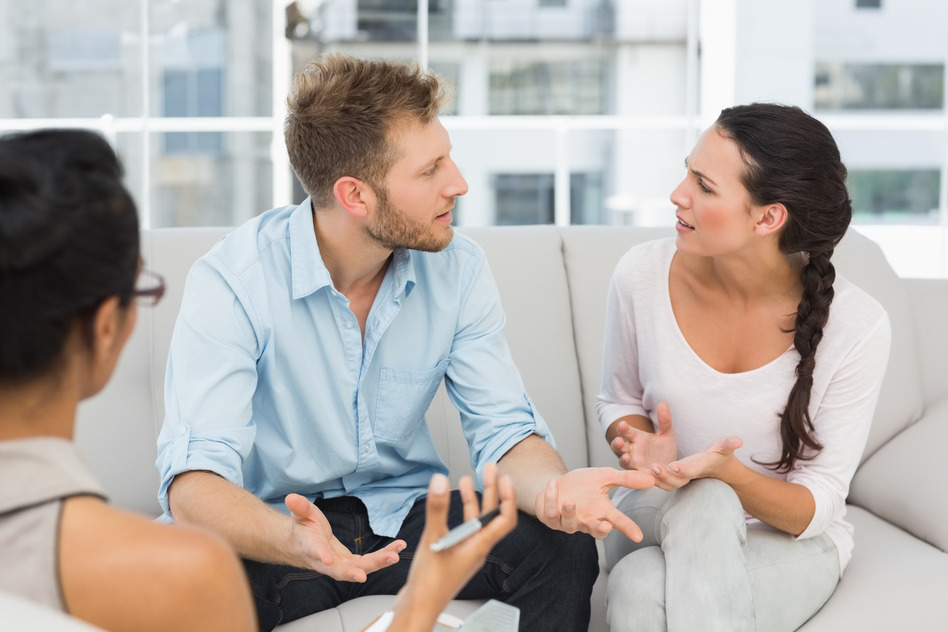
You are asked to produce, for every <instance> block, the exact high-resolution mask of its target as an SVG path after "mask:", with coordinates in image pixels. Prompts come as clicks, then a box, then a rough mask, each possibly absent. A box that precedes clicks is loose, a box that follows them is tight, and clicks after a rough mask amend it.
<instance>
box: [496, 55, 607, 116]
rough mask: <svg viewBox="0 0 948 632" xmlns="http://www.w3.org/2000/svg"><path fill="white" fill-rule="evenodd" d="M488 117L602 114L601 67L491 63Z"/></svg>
mask: <svg viewBox="0 0 948 632" xmlns="http://www.w3.org/2000/svg"><path fill="white" fill-rule="evenodd" d="M490 113H491V114H535V115H549V114H574V115H583V114H604V113H605V63H604V61H603V60H601V59H589V60H577V61H569V60H565V61H553V62H549V61H542V60H532V61H526V60H523V59H511V58H499V59H493V60H492V61H491V65H490Z"/></svg>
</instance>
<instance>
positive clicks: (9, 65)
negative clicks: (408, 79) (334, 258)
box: [0, 0, 948, 274]
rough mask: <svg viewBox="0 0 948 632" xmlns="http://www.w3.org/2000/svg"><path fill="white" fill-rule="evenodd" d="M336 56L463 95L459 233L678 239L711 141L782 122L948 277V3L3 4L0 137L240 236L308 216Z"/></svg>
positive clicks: (456, 104) (442, 0)
mask: <svg viewBox="0 0 948 632" xmlns="http://www.w3.org/2000/svg"><path fill="white" fill-rule="evenodd" d="M419 1H420V2H422V7H424V6H425V5H427V12H424V9H422V12H421V13H419V9H418V2H419ZM419 15H421V17H422V24H423V25H424V24H427V30H426V31H424V34H423V35H421V36H419V30H418V18H419ZM333 50H342V51H345V52H349V53H351V54H354V55H358V56H367V57H379V56H386V57H396V58H404V59H420V60H422V61H423V62H424V63H426V64H427V65H428V66H430V67H431V68H432V69H434V70H436V71H437V72H439V73H440V74H442V75H443V76H444V77H445V78H446V80H447V81H448V82H449V83H450V84H452V85H453V86H454V93H455V98H454V100H453V102H452V104H451V105H450V107H449V109H448V111H447V112H446V113H445V114H446V116H445V117H444V121H445V124H446V126H447V127H448V128H449V129H450V130H451V133H452V140H453V142H454V154H455V159H456V161H457V162H458V163H459V165H460V166H461V168H462V170H463V172H464V175H465V177H466V178H467V179H468V181H469V183H470V185H471V188H470V193H469V194H468V195H467V196H465V198H464V199H463V200H461V201H460V203H459V206H458V212H457V221H458V223H460V224H462V225H464V224H467V225H483V224H495V223H496V224H512V223H537V222H539V223H560V224H565V223H642V224H655V225H662V224H667V223H669V221H670V217H671V204H670V202H668V199H667V198H668V194H669V192H670V191H671V190H672V189H673V188H674V186H675V185H676V184H677V182H678V181H679V180H680V178H681V177H682V174H683V166H682V159H683V158H684V157H685V156H686V155H687V153H688V151H689V150H690V147H691V145H692V143H693V142H694V139H695V138H696V135H697V133H698V132H699V131H700V130H701V129H703V128H704V127H706V126H707V125H708V124H709V123H710V122H711V121H713V119H714V116H715V115H716V114H717V112H718V111H719V110H720V109H721V108H722V107H725V106H728V105H731V104H734V103H742V102H750V101H755V100H766V101H780V102H784V103H792V104H796V105H800V106H801V107H803V108H804V109H807V110H808V111H811V112H813V113H814V114H816V115H817V116H819V117H820V118H822V119H823V120H824V121H826V122H827V124H829V125H830V127H831V129H833V131H834V134H835V135H836V137H837V139H838V141H839V143H840V146H841V149H842V151H843V155H844V159H845V161H846V162H847V165H848V166H849V167H850V171H851V178H850V188H851V191H852V194H853V197H854V200H855V203H856V208H857V211H858V221H859V222H862V223H863V224H866V230H867V231H868V232H871V231H872V230H873V226H876V227H879V226H885V227H886V229H885V231H884V232H879V233H878V234H880V235H884V236H886V237H889V236H891V235H894V234H896V233H898V231H899V230H901V229H895V230H891V229H890V228H892V225H898V226H914V227H915V228H913V229H911V230H915V229H917V228H918V227H925V228H924V232H923V233H920V232H917V231H916V232H915V233H912V234H913V235H916V236H919V235H924V236H925V237H924V238H925V239H929V240H931V243H932V249H931V252H932V257H933V262H934V263H933V265H935V266H936V267H938V266H941V267H942V271H941V272H936V273H937V274H948V269H944V263H943V262H944V260H945V254H944V246H943V245H938V244H941V242H943V241H944V235H945V227H946V225H948V217H946V211H945V207H946V202H945V198H946V195H945V191H944V188H945V184H944V183H945V181H946V179H948V177H946V164H948V158H946V156H948V147H946V129H948V125H946V110H945V97H944V86H945V73H946V70H945V68H946V59H948V3H945V2H943V0H898V1H896V0H820V1H819V2H817V1H816V0H799V1H797V2H793V3H788V2H780V1H778V0H297V1H296V2H289V0H231V1H226V0H187V1H184V0H139V1H138V2H135V1H130V0H83V1H82V2H75V1H68V0H37V1H31V2H25V1H21V0H0V128H23V127H29V126H31V125H47V124H70V125H86V126H88V125H92V126H96V127H99V128H101V129H103V131H105V132H106V133H107V134H109V135H110V137H112V138H113V140H114V142H115V144H116V146H117V147H118V149H119V151H120V153H121V154H122V156H123V159H124V160H125V162H126V165H127V167H128V171H129V182H130V184H131V186H132V188H133V190H135V191H136V193H137V197H138V198H139V200H140V202H141V205H142V206H143V209H144V211H143V212H144V213H145V214H146V216H147V223H148V224H150V225H154V226H166V225H183V224H236V223H238V222H240V221H243V220H244V219H246V218H248V217H251V216H253V215H255V214H256V213H258V212H260V211H261V210H263V209H265V208H269V207H270V206H273V205H276V204H286V203H290V202H292V201H295V200H298V199H300V197H301V195H302V192H301V191H300V190H299V187H298V185H293V184H292V182H293V178H292V175H291V173H290V171H289V169H288V166H287V164H286V162H285V157H283V156H282V153H283V149H282V139H281V138H280V133H281V130H282V107H283V105H282V103H283V96H284V95H285V91H286V89H287V88H288V86H289V77H290V76H291V74H292V72H293V70H294V69H297V68H299V67H300V66H301V65H302V64H303V63H305V61H306V60H308V59H310V58H312V57H313V56H315V55H317V54H319V53H321V52H324V51H333ZM906 234H907V233H906ZM871 236H873V237H876V235H871ZM913 239H914V238H913ZM883 245H885V244H883ZM916 254H917V253H916ZM939 261H941V262H942V263H939Z"/></svg>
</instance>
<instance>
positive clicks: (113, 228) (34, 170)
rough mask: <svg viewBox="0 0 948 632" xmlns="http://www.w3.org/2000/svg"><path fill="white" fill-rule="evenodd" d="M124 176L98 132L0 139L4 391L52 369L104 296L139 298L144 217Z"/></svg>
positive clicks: (0, 369)
mask: <svg viewBox="0 0 948 632" xmlns="http://www.w3.org/2000/svg"><path fill="white" fill-rule="evenodd" d="M121 178H122V167H121V164H120V163H119V160H118V158H117V157H116V155H115V152H113V151H112V148H111V147H110V146H109V143H108V142H107V141H106V140H105V139H104V138H103V137H102V136H100V135H99V134H96V133H94V132H89V131H84V130H75V129H73V130H56V129H50V130H39V131H34V132H26V133H18V134H10V135H7V136H4V137H2V138H0V297H2V298H0V386H2V385H15V384H20V383H24V382H27V381H30V380H32V379H35V378H38V377H40V376H42V375H45V374H47V373H48V372H50V371H52V370H55V368H56V367H57V366H58V364H57V363H58V362H59V361H60V360H61V358H62V354H63V351H64V348H65V343H66V339H67V337H68V336H69V334H70V332H71V331H72V330H73V328H74V327H76V326H77V325H78V324H79V323H81V321H82V320H83V319H86V318H88V317H89V316H90V315H91V313H92V312H94V310H95V309H97V308H98V306H99V305H100V304H101V303H102V301H103V300H105V299H106V298H108V297H110V296H118V297H119V298H120V302H121V304H122V305H123V306H124V305H128V304H129V303H130V301H131V300H132V297H133V293H134V289H135V277H136V274H137V273H138V265H139V233H138V214H137V211H136V209H135V204H134V202H133V201H132V198H131V196H130V195H129V193H128V191H127V190H126V189H125V187H124V186H123V185H122V181H121Z"/></svg>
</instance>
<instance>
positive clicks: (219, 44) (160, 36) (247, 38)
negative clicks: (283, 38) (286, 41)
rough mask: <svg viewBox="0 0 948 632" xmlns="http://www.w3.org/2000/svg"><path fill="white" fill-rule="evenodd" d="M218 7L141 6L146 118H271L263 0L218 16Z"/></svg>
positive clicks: (267, 13)
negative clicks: (146, 39)
mask: <svg viewBox="0 0 948 632" xmlns="http://www.w3.org/2000/svg"><path fill="white" fill-rule="evenodd" d="M114 4H116V5H117V4H120V3H114ZM221 4H222V3H221V2H219V1H218V0H189V1H188V2H161V3H158V2H153V3H149V11H150V13H149V26H150V27H151V31H152V36H151V40H152V41H151V43H152V48H151V50H152V63H151V68H152V70H151V72H152V75H153V79H152V85H153V86H155V87H154V88H153V89H152V113H153V115H157V116H269V115H270V114H271V113H272V112H273V99H272V94H273V80H272V77H273V41H272V29H271V27H270V24H271V20H272V15H271V14H272V5H271V3H270V2H269V1H268V0H255V1H253V2H232V3H227V5H226V10H223V9H222V6H221ZM169 90H171V91H172V92H169ZM202 144H205V145H206V143H205V142H204V141H201V142H194V143H192V145H193V146H195V147H196V146H198V145H202Z"/></svg>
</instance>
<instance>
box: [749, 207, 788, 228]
mask: <svg viewBox="0 0 948 632" xmlns="http://www.w3.org/2000/svg"><path fill="white" fill-rule="evenodd" d="M758 212H759V213H760V214H761V215H760V218H759V219H758V220H757V224H756V226H755V227H754V232H756V233H757V234H758V235H762V236H763V235H770V234H772V233H775V232H777V231H779V230H780V229H781V228H783V225H784V224H786V223H787V207H786V206H784V205H783V204H768V205H767V206H762V207H760V208H759V209H758Z"/></svg>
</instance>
